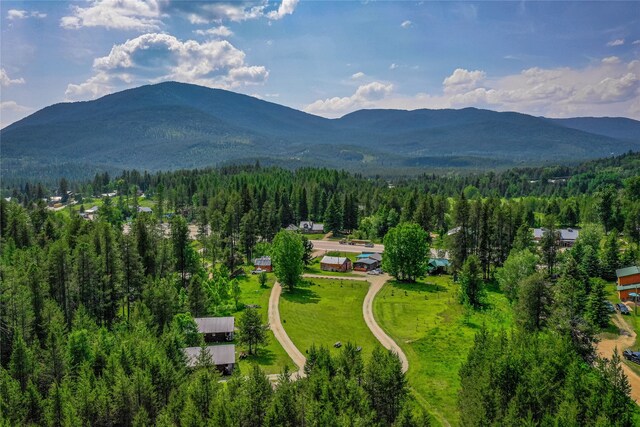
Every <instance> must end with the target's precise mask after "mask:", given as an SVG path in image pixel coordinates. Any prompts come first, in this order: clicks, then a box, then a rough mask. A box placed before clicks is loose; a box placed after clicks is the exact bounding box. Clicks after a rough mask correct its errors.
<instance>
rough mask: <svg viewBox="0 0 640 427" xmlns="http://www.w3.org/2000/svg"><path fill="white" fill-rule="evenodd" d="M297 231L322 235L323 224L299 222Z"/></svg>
mask: <svg viewBox="0 0 640 427" xmlns="http://www.w3.org/2000/svg"><path fill="white" fill-rule="evenodd" d="M298 229H299V230H300V231H302V232H303V233H324V224H316V223H314V222H312V221H300V225H299V226H298Z"/></svg>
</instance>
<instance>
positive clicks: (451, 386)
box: [373, 276, 512, 425]
mask: <svg viewBox="0 0 640 427" xmlns="http://www.w3.org/2000/svg"><path fill="white" fill-rule="evenodd" d="M457 292H458V285H456V284H454V283H453V282H452V280H451V278H450V276H440V277H429V278H428V279H426V281H425V282H422V283H415V284H407V283H398V282H390V283H388V284H386V285H385V286H384V287H383V288H382V290H381V291H380V293H379V294H378V296H376V299H375V301H374V306H373V312H374V315H375V317H376V320H377V321H378V323H379V324H380V326H381V327H382V328H383V329H384V330H385V331H386V332H387V333H388V334H389V335H390V336H391V337H392V338H393V339H394V340H395V341H396V342H397V343H398V344H399V345H400V347H402V349H403V350H404V352H405V353H406V355H407V358H408V359H409V372H408V373H407V375H408V379H409V385H410V386H411V387H412V388H413V389H414V391H415V395H416V400H417V401H418V402H420V403H422V404H423V405H424V406H425V409H427V410H428V411H429V412H430V413H431V414H432V415H433V416H434V417H435V419H436V420H438V421H440V422H441V423H442V424H444V422H443V421H445V420H446V422H449V423H451V424H452V425H458V424H459V414H458V409H457V393H458V389H459V387H460V380H459V377H458V370H459V369H460V366H461V365H462V363H464V361H465V360H466V357H467V353H468V351H469V349H470V348H471V347H472V345H473V340H474V337H475V334H476V332H477V331H478V330H479V329H480V327H481V326H482V325H483V324H484V325H486V326H487V327H488V328H490V329H499V328H509V327H510V326H511V323H512V316H511V308H510V307H509V304H508V302H507V299H506V297H505V296H504V295H503V294H502V293H501V292H500V291H499V290H498V289H497V287H496V286H489V289H488V292H487V306H486V307H485V309H484V310H481V311H477V312H465V310H464V308H463V307H462V306H461V305H460V304H459V303H458V299H457Z"/></svg>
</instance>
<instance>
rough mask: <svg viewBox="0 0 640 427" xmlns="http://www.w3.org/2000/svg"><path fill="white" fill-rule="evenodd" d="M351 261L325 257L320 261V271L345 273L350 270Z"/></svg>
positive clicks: (344, 258) (343, 258) (342, 258)
mask: <svg viewBox="0 0 640 427" xmlns="http://www.w3.org/2000/svg"><path fill="white" fill-rule="evenodd" d="M352 267H353V266H352V265H351V260H350V259H349V258H346V257H337V256H325V257H324V258H322V260H321V261H320V269H322V271H340V272H343V273H344V272H346V271H350V270H351V269H352Z"/></svg>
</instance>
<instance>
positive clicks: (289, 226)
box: [285, 224, 300, 231]
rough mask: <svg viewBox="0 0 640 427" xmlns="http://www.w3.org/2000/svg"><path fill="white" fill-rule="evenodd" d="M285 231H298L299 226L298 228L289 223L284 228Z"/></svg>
mask: <svg viewBox="0 0 640 427" xmlns="http://www.w3.org/2000/svg"><path fill="white" fill-rule="evenodd" d="M285 230H286V231H300V228H298V226H297V225H295V224H289V225H288V226H287V228H285Z"/></svg>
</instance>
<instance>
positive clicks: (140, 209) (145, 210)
mask: <svg viewBox="0 0 640 427" xmlns="http://www.w3.org/2000/svg"><path fill="white" fill-rule="evenodd" d="M138 213H148V214H151V213H153V210H152V209H151V208H148V207H146V206H138Z"/></svg>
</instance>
